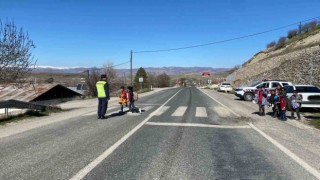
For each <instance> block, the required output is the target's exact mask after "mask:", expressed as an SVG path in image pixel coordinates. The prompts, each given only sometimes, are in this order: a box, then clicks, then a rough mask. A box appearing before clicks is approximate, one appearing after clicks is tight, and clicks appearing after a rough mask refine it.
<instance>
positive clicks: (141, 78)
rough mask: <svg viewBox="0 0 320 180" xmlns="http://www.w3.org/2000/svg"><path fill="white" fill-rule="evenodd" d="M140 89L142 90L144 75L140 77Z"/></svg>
mask: <svg viewBox="0 0 320 180" xmlns="http://www.w3.org/2000/svg"><path fill="white" fill-rule="evenodd" d="M139 83H140V90H142V83H143V77H139Z"/></svg>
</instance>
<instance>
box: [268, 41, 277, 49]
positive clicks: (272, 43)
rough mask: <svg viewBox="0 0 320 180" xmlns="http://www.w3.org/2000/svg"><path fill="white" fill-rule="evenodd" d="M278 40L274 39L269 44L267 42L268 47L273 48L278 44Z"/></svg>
mask: <svg viewBox="0 0 320 180" xmlns="http://www.w3.org/2000/svg"><path fill="white" fill-rule="evenodd" d="M276 44H277V43H276V42H275V41H272V42H270V43H269V44H267V48H273V47H275V46H276Z"/></svg>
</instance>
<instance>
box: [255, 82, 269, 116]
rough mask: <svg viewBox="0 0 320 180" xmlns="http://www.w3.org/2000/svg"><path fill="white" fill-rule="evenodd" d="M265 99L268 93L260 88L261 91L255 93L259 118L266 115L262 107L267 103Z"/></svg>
mask: <svg viewBox="0 0 320 180" xmlns="http://www.w3.org/2000/svg"><path fill="white" fill-rule="evenodd" d="M267 97H268V91H266V90H265V87H261V89H260V90H259V91H258V93H257V99H258V105H259V115H260V116H265V115H266V113H265V108H264V106H265V105H266V103H267Z"/></svg>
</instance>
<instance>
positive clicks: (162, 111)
mask: <svg viewBox="0 0 320 180" xmlns="http://www.w3.org/2000/svg"><path fill="white" fill-rule="evenodd" d="M168 109H170V106H163V107H162V108H161V109H160V110H159V111H158V112H157V113H155V114H154V116H161V115H162V114H163V113H165V112H166V111H167V110H168Z"/></svg>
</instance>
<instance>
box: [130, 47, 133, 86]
mask: <svg viewBox="0 0 320 180" xmlns="http://www.w3.org/2000/svg"><path fill="white" fill-rule="evenodd" d="M130 77H131V86H133V81H132V50H131V51H130Z"/></svg>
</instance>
